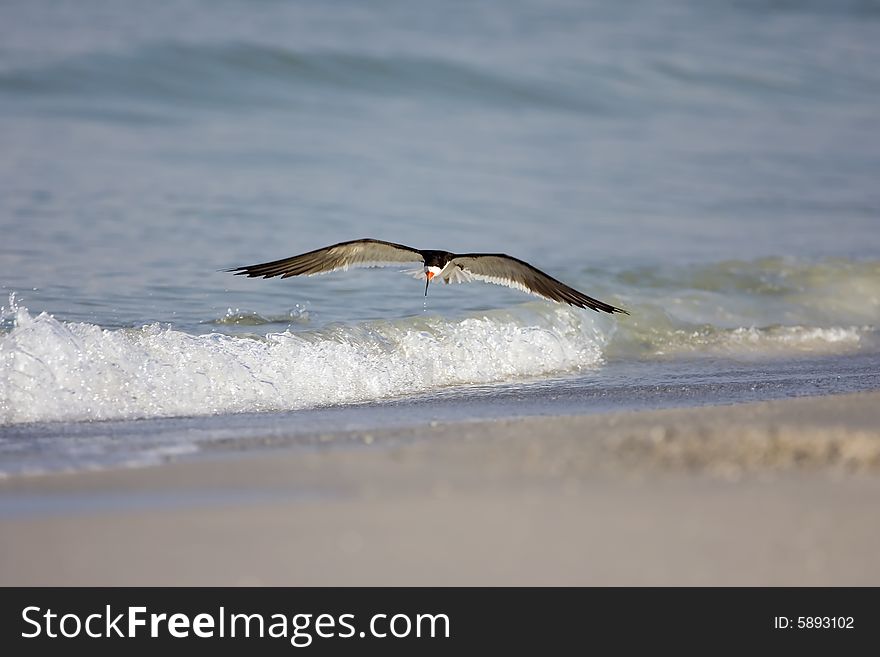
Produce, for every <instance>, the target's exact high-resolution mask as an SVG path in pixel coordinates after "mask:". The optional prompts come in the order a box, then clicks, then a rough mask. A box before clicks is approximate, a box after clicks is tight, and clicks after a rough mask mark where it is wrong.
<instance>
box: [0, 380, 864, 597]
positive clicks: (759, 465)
mask: <svg viewBox="0 0 880 657" xmlns="http://www.w3.org/2000/svg"><path fill="white" fill-rule="evenodd" d="M319 438H320V440H319V441H318V444H319V446H318V447H309V448H303V447H301V446H300V447H291V446H279V447H274V448H264V449H254V448H253V447H247V444H241V445H236V444H235V442H234V441H233V442H231V443H228V444H226V445H225V446H224V447H225V449H224V450H221V451H217V452H216V453H212V454H209V455H207V456H204V457H202V458H196V459H188V460H181V461H177V462H169V463H167V464H164V465H160V466H156V467H150V468H143V469H135V470H124V469H120V470H109V471H103V472H81V473H75V474H50V475H40V476H30V477H12V478H9V479H6V480H3V481H0V584H3V585H13V584H25V585H52V584H56V585H67V584H89V585H103V584H108V585H126V584H132V585H136V584H141V585H178V584H179V585H184V584H207V585H224V584H233V585H235V584H243V585H244V584H268V585H275V584H278V585H282V584H284V585H321V584H326V585H344V584H350V585H365V584H378V585H392V584H397V585H454V584H462V585H468V584H475V585H476V584H489V585H513V584H525V585H538V584H550V585H567V584H586V585H591V584H592V585H639V584H642V585H664V584H666V585H712V584H721V585H748V584H754V585H807V584H818V585H868V584H871V585H878V584H880V560H878V559H877V554H880V521H878V520H877V509H878V508H880V393H866V394H855V395H842V396H832V397H815V398H802V399H796V400H786V401H773V402H763V403H759V404H743V405H737V406H724V407H703V408H689V409H675V410H664V411H646V412H629V413H618V414H606V415H595V416H580V417H558V416H552V417H533V418H522V419H513V420H489V421H480V422H467V423H439V424H437V423H432V425H428V426H419V427H412V428H403V429H393V430H388V431H384V432H382V434H381V435H379V434H362V433H361V434H350V433H348V434H337V435H333V434H324V435H322V436H320V437H319ZM322 442H323V443H325V444H326V445H327V446H325V447H321V446H320V444H321V443H322ZM339 445H343V446H342V447H340V446H339ZM237 447H241V448H242V449H236V448H237Z"/></svg>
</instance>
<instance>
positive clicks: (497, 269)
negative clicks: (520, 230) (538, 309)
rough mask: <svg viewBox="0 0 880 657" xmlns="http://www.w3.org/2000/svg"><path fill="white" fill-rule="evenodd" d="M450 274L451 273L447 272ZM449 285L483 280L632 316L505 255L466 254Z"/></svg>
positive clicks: (453, 265)
mask: <svg viewBox="0 0 880 657" xmlns="http://www.w3.org/2000/svg"><path fill="white" fill-rule="evenodd" d="M447 270H448V271H447ZM442 275H443V280H444V281H446V282H448V283H464V282H468V281H471V280H479V281H483V282H485V283H495V284H496V285H506V286H507V287H512V288H515V289H518V290H522V291H523V292H528V293H530V294H535V295H537V296H539V297H543V298H544V299H549V300H550V301H557V302H559V303H567V304H568V305H570V306H577V307H578V308H592V309H593V310H596V311H600V310H601V311H602V312H606V313H624V314H626V315H628V314H629V313H628V312H627V311H626V310H623V309H622V308H617V307H615V306H612V305H611V304H608V303H605V302H604V301H599V300H598V299H594V298H592V297H588V296H587V295H586V294H584V293H583V292H578V291H577V290H575V289H574V288H572V287H569V286H568V285H566V284H565V283H562V282H560V281H557V280H556V279H555V278H553V277H552V276H550V275H548V274H545V273H544V272H542V271H541V270H540V269H536V268H535V267H533V266H532V265H530V264H529V263H527V262H523V261H522V260H519V259H517V258H514V257H512V256H509V255H505V254H503V253H465V254H462V255H458V256H456V257H454V258H452V259H451V260H450V261H449V264H448V265H447V266H446V268H445V269H444V272H443V274H442Z"/></svg>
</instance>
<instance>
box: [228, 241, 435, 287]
mask: <svg viewBox="0 0 880 657" xmlns="http://www.w3.org/2000/svg"><path fill="white" fill-rule="evenodd" d="M424 261H425V259H424V257H422V254H421V252H420V251H418V250H417V249H413V248H411V247H408V246H404V245H403V244H394V243H393V242H383V241H382V240H373V239H363V240H353V241H351V242H340V243H339V244H333V245H332V246H326V247H324V248H322V249H315V250H314V251H309V252H308V253H303V254H301V255H297V256H293V257H291V258H284V259H282V260H273V261H272V262H264V263H262V264H259V265H246V266H244V267H235V268H233V269H227V270H226V271H229V272H233V273H234V274H235V275H236V276H242V275H244V276H248V277H251V278H253V277H255V276H262V277H263V278H272V277H274V276H281V278H288V277H289V276H313V275H315V274H326V273H328V272H331V271H337V270H340V269H341V270H345V269H350V268H352V267H387V266H393V265H399V264H402V263H414V262H422V263H423V262H424Z"/></svg>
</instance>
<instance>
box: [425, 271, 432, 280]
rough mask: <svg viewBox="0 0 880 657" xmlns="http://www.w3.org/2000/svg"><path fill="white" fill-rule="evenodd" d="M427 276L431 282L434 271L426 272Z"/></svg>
mask: <svg viewBox="0 0 880 657" xmlns="http://www.w3.org/2000/svg"><path fill="white" fill-rule="evenodd" d="M425 276H427V277H428V280H429V281H430V280H431V279H432V278H434V272H432V271H426V272H425Z"/></svg>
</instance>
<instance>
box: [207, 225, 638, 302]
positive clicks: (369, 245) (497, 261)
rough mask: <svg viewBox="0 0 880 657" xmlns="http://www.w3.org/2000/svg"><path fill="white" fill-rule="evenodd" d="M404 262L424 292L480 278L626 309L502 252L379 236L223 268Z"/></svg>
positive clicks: (251, 270) (258, 270)
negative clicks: (429, 246)
mask: <svg viewBox="0 0 880 657" xmlns="http://www.w3.org/2000/svg"><path fill="white" fill-rule="evenodd" d="M406 263H421V264H423V265H424V270H422V269H421V268H420V269H417V270H411V271H410V272H409V273H414V274H416V275H417V276H418V277H419V278H421V277H422V276H424V277H425V296H428V285H429V284H430V283H431V281H432V280H433V279H434V278H435V277H439V278H440V279H442V280H443V282H444V283H469V282H470V281H484V282H486V283H495V284H496V285H506V286H507V287H512V288H516V289H518V290H522V291H523V292H529V293H531V294H535V295H537V296H539V297H543V298H544V299H549V300H550V301H556V302H558V303H567V304H568V305H570V306H576V307H578V308H592V309H593V310H595V311H597V312H598V311H600V310H601V311H602V312H606V313H623V314H625V315H629V313H628V312H627V311H626V310H624V309H623V308H617V307H615V306H612V305H611V304H608V303H605V302H603V301H599V300H598V299H593V298H592V297H588V296H587V295H586V294H583V293H582V292H578V291H577V290H575V289H574V288H571V287H569V286H568V285H566V284H565V283H562V282H560V281H557V280H556V279H555V278H553V277H552V276H549V275H548V274H545V273H544V272H542V271H540V270H539V269H536V268H535V267H532V265H530V264H529V263H527V262H523V261H522V260H519V259H517V258H514V257H512V256H509V255H505V254H503V253H449V252H448V251H431V250H426V251H422V250H420V249H413V248H411V247H409V246H404V245H402V244H394V243H393V242H383V241H382V240H373V239H363V240H352V241H350V242H340V243H339V244H333V245H332V246H325V247H324V248H323V249H316V250H314V251H309V252H308V253H303V254H302V255H296V256H293V257H291V258H284V259H283V260H273V261H272V262H264V263H262V264H259V265H248V266H246V267H234V268H232V269H226V270H224V271H228V272H233V273H234V274H235V275H236V276H248V277H249V278H254V277H262V278H273V277H275V276H280V277H281V278H288V277H290V276H313V275H315V274H326V273H328V272H331V271H339V270H343V271H345V270H347V269H349V268H351V267H389V266H394V265H398V266H399V265H401V264H406Z"/></svg>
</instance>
